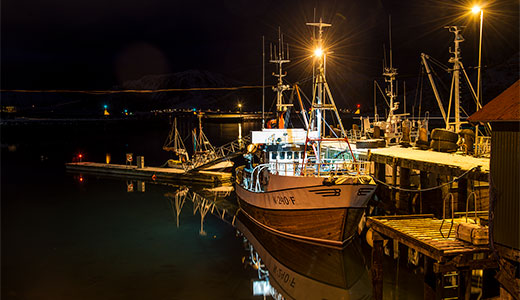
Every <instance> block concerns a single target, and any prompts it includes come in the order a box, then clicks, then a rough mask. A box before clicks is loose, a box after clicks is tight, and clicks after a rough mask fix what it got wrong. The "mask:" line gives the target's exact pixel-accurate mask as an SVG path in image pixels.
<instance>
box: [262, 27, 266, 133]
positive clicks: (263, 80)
mask: <svg viewBox="0 0 520 300" xmlns="http://www.w3.org/2000/svg"><path fill="white" fill-rule="evenodd" d="M264 128H265V36H263V35H262V129H264Z"/></svg>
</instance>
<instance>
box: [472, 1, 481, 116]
mask: <svg viewBox="0 0 520 300" xmlns="http://www.w3.org/2000/svg"><path fill="white" fill-rule="evenodd" d="M471 12H472V13H473V14H477V13H479V12H480V41H479V44H478V71H477V103H478V104H480V69H481V68H482V64H481V63H482V24H483V23H484V10H482V8H481V7H480V6H478V5H475V6H473V7H472V8H471ZM478 106H479V105H477V109H478Z"/></svg>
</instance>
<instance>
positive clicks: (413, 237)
mask: <svg viewBox="0 0 520 300" xmlns="http://www.w3.org/2000/svg"><path fill="white" fill-rule="evenodd" d="M462 223H464V219H450V220H444V221H443V220H439V219H436V218H434V217H433V215H408V216H384V217H370V218H368V220H367V226H368V227H369V228H370V229H371V231H372V232H371V233H370V234H369V236H371V238H370V240H371V242H372V244H373V249H372V280H373V288H374V298H375V299H382V295H383V294H382V289H383V268H382V257H383V253H384V252H385V247H386V248H387V249H388V252H390V254H391V256H392V255H393V257H394V258H395V257H398V256H399V255H401V256H402V255H405V253H408V255H407V256H408V262H410V263H412V264H414V265H416V266H418V267H420V268H422V271H423V273H424V299H469V297H470V293H471V272H472V270H486V269H494V268H497V267H498V262H497V261H496V259H494V257H492V251H491V249H490V248H489V246H488V245H487V244H486V245H473V244H471V243H468V242H464V241H462V240H459V239H457V238H456V237H455V236H456V230H457V226H458V225H459V224H462ZM385 244H386V246H385ZM403 247H404V248H406V249H402V248H403ZM400 248H401V250H405V251H399V250H400ZM406 250H408V251H406ZM419 253H420V254H422V256H419Z"/></svg>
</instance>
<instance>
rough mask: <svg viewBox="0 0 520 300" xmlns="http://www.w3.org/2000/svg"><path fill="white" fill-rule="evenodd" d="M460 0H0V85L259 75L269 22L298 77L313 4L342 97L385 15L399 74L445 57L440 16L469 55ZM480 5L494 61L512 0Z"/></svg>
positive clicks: (364, 63) (376, 62)
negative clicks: (192, 73)
mask: <svg viewBox="0 0 520 300" xmlns="http://www.w3.org/2000/svg"><path fill="white" fill-rule="evenodd" d="M469 6H471V5H470V3H469V2H467V1H453V0H441V1H433V0H395V1H394V0H392V1H389V0H363V1H360V0H349V1H346V0H343V1H295V0H286V1H281V0H278V1H258V0H255V1H249V0H221V1H204V0H190V1H186V0H183V1H177V0H169V1H166V0H132V1H122V0H72V1H64V0H46V1H41V0H3V1H2V9H1V50H2V52H1V60H2V61H1V76H2V77H1V84H2V88H3V89H104V88H110V87H112V86H114V85H117V84H119V83H121V82H123V81H125V80H129V79H137V78H140V77H141V76H143V75H146V74H162V73H169V72H179V71H183V70H188V69H203V70H209V71H211V72H217V73H221V74H224V75H226V76H229V77H231V78H234V79H238V80H241V81H243V82H245V83H252V84H261V80H262V77H261V76H262V75H261V74H262V73H261V71H262V57H261V46H262V35H265V36H266V43H268V42H270V41H275V40H276V36H277V28H278V26H280V27H281V30H282V32H284V33H285V34H286V41H287V42H288V43H289V44H290V48H291V49H290V50H291V56H292V60H293V62H292V63H291V64H290V65H288V71H289V73H290V76H289V77H288V79H289V80H292V81H293V82H294V81H296V80H301V78H305V77H308V76H309V71H310V69H309V68H308V64H307V62H308V60H306V58H305V57H307V55H308V52H307V50H308V45H310V34H311V31H310V29H309V28H307V26H305V22H308V21H312V19H313V13H314V8H316V14H317V17H318V18H319V17H323V19H324V21H327V22H331V23H333V27H332V28H331V29H330V31H329V32H328V36H327V41H328V42H329V43H330V44H331V45H333V47H332V49H331V50H332V51H334V53H333V54H331V57H330V60H329V62H330V64H329V69H328V75H329V80H330V83H331V85H336V86H337V87H338V89H339V90H340V94H341V93H351V94H352V95H349V96H346V95H342V96H343V97H347V98H348V97H353V98H356V97H357V98H360V97H371V96H369V95H365V89H366V88H367V87H369V86H371V85H372V81H373V79H375V78H376V77H378V76H379V77H380V74H381V66H382V62H381V61H382V58H383V44H384V43H386V45H387V49H388V15H389V14H392V23H393V26H392V27H393V52H394V64H395V66H397V67H398V68H399V70H398V71H399V74H400V76H402V77H403V78H406V77H407V76H408V77H413V76H417V74H418V72H419V66H420V61H419V55H420V53H421V52H426V53H428V54H431V55H432V56H434V57H436V58H438V59H439V60H441V61H443V62H445V63H447V59H448V52H447V48H448V47H449V46H450V43H452V40H453V35H452V34H450V33H449V32H448V31H447V30H446V29H442V26H445V25H467V28H466V30H465V32H464V37H465V38H466V41H465V42H464V43H463V61H464V63H465V65H466V66H467V67H471V66H474V65H476V63H477V55H476V54H477V49H478V31H477V29H478V19H477V18H475V17H474V16H471V15H468V14H467V10H466V9H467V7H469ZM465 7H466V8H465ZM485 9H486V12H485V17H484V31H485V32H484V47H483V49H484V50H483V61H484V64H497V63H501V62H503V61H504V60H506V59H507V58H509V57H511V56H512V55H514V54H515V53H517V52H518V48H519V39H518V35H519V33H518V27H519V21H518V11H519V7H518V1H516V0H502V1H496V0H495V1H492V0H489V1H488V2H487V4H486V8H485ZM271 71H272V70H271V69H268V72H267V74H270V72H271ZM269 80H271V79H270V78H268V83H269ZM359 87H362V89H361V91H362V92H360V89H358V88H359ZM352 101H354V100H352Z"/></svg>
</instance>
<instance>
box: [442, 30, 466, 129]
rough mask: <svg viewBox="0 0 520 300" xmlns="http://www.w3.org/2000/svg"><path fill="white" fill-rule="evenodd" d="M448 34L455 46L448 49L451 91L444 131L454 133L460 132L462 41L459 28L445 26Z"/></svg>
mask: <svg viewBox="0 0 520 300" xmlns="http://www.w3.org/2000/svg"><path fill="white" fill-rule="evenodd" d="M444 28H447V29H448V30H449V31H450V32H452V33H453V34H454V35H455V38H454V40H453V43H454V44H455V47H454V49H453V50H452V49H451V47H450V54H453V56H452V57H450V59H449V60H448V62H450V63H452V64H453V69H452V71H453V77H452V79H451V91H450V101H449V104H448V114H447V118H448V122H446V129H449V127H452V126H451V125H453V127H452V128H453V129H454V131H455V132H459V131H460V124H461V122H460V70H461V61H460V59H461V56H460V45H459V44H460V43H461V42H463V41H464V38H463V37H462V34H461V33H460V28H461V26H446V27H444ZM452 96H453V104H454V112H453V113H454V114H455V121H454V122H453V123H450V122H449V119H450V109H451V99H452V98H451V97H452Z"/></svg>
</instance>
